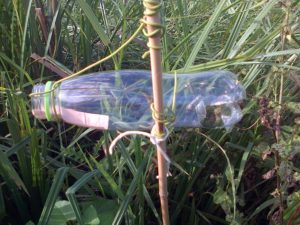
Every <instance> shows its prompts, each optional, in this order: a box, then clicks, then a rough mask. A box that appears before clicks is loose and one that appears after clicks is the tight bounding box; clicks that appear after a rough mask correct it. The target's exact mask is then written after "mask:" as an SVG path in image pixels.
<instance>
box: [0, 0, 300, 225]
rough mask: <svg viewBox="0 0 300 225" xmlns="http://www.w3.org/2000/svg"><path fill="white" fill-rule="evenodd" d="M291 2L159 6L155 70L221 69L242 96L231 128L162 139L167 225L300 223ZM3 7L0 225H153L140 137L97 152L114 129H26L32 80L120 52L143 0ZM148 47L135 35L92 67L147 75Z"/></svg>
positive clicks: (45, 125) (155, 208) (182, 0)
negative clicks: (158, 65) (159, 51)
mask: <svg viewBox="0 0 300 225" xmlns="http://www.w3.org/2000/svg"><path fill="white" fill-rule="evenodd" d="M298 2H299V1H296V0H294V1H292V0H291V1H289V0H285V1H279V0H269V1H255V0H250V1H245V0H238V1H228V0H224V1H223V0H222V1H207V0H201V1H190V0H169V1H164V2H163V8H162V15H163V16H162V23H163V24H164V25H165V27H166V32H165V33H164V36H163V39H162V42H163V61H162V63H163V68H164V71H173V72H174V71H176V72H192V71H203V70H211V69H227V70H231V71H233V72H235V73H236V74H237V75H238V78H239V80H240V81H241V82H242V83H243V85H244V86H245V87H246V91H247V100H246V101H245V103H244V118H243V120H242V121H241V122H240V123H239V124H238V125H237V126H235V127H234V128H233V129H232V130H231V131H230V132H226V131H225V130H200V129H187V130H179V131H174V132H173V133H172V134H171V136H170V138H169V140H168V151H169V153H170V157H171V159H172V161H173V164H172V165H171V172H172V176H171V177H169V178H168V185H169V202H170V213H171V221H172V224H264V223H269V222H270V223H271V224H299V220H300V217H299V216H298V214H297V212H298V210H299V191H298V189H299V172H300V170H299V160H298V158H299V146H298V145H299V121H298V119H297V118H298V116H299V78H298V74H299V70H300V65H299V59H298V57H299V54H300V45H299V38H300V34H299V3H298ZM0 8H1V14H0V28H1V31H0V43H1V44H0V77H1V79H0V93H1V95H0V115H1V117H0V126H1V129H0V154H1V155H0V177H1V178H0V179H1V186H0V221H1V224H26V223H28V224H30V222H29V221H31V224H32V223H34V224H145V225H146V224H161V220H160V215H159V213H160V210H159V198H158V186H157V180H156V173H157V172H156V163H155V160H154V148H153V146H151V144H150V143H149V142H148V141H147V140H145V139H143V138H140V137H134V138H132V139H130V140H124V141H122V142H120V143H119V144H118V146H117V147H116V149H115V153H114V154H113V155H111V156H110V155H105V152H106V151H107V149H108V146H109V144H110V142H111V140H112V139H113V138H114V136H115V135H116V133H115V132H112V133H109V132H107V131H103V132H99V131H95V130H92V129H83V128H78V127H74V126H71V125H67V124H63V123H49V122H45V121H40V120H37V119H34V118H33V117H32V115H31V112H30V99H29V98H28V94H29V93H30V91H31V88H32V85H33V84H35V83H38V82H43V81H45V80H57V79H59V78H60V77H59V75H58V74H69V73H70V71H74V72H75V71H78V70H79V69H81V68H83V67H85V66H87V65H89V64H91V63H93V62H95V61H96V60H98V59H100V58H103V57H104V56H106V55H108V54H110V53H111V52H113V51H114V50H115V49H117V48H118V47H119V46H120V45H122V44H123V43H124V42H125V41H126V40H127V38H128V37H130V35H132V34H133V32H134V31H135V30H136V29H137V27H138V24H139V19H140V18H141V17H142V14H143V5H142V2H141V1H137V0H128V1H120V0H110V1H106V0H100V1H98V0H92V1H85V0H63V1H56V0H48V1H40V0H37V1H31V0H26V1H20V0H13V1H8V0H3V1H1V2H0ZM146 43H147V40H146V38H145V37H144V36H143V35H142V34H141V35H140V36H139V37H138V38H136V39H134V41H133V42H132V43H131V44H130V45H129V46H127V48H126V49H124V50H122V51H121V52H120V53H119V54H118V55H117V56H115V57H113V59H112V60H110V61H107V62H105V63H103V64H101V65H99V66H98V67H97V68H94V69H93V71H100V70H114V69H127V68H131V69H149V60H147V59H146V60H143V59H142V58H141V55H142V54H143V52H144V51H146V50H147V49H146V47H145V46H146ZM32 54H35V56H34V55H32ZM31 56H32V57H31ZM178 76H180V74H178ZM262 97H264V99H263V100H264V101H265V102H267V103H265V104H262ZM278 115H281V118H280V123H278V122H276V121H275V120H276V118H277V117H278ZM262 121H263V122H264V123H261V122H262ZM268 123H269V124H268ZM276 123H277V124H276ZM268 125H271V126H273V128H272V129H271V128H270V126H268ZM274 128H276V129H274ZM279 131H280V132H279ZM280 210H281V211H280ZM99 221H100V222H99Z"/></svg>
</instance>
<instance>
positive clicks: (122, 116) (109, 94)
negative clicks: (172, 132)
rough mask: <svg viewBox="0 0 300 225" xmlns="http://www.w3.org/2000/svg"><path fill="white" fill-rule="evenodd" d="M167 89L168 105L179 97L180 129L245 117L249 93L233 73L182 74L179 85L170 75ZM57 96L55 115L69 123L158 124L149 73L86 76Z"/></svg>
mask: <svg viewBox="0 0 300 225" xmlns="http://www.w3.org/2000/svg"><path fill="white" fill-rule="evenodd" d="M175 84H176V85H175ZM174 88H175V92H174ZM163 90H164V105H165V107H170V108H171V107H172V104H173V103H174V101H173V100H174V93H175V106H176V107H175V109H176V110H175V115H176V120H175V123H174V127H208V128H211V127H225V128H230V127H232V126H233V125H234V124H235V123H236V122H238V121H239V120H240V119H241V117H242V113H241V110H240V107H239V101H240V100H242V99H243V98H244V97H245V92H244V89H243V87H242V86H241V85H240V84H239V83H238V82H237V80H236V77H235V76H234V75H233V74H232V73H230V72H227V71H209V72H204V73H198V74H178V75H177V76H176V82H175V76H174V75H173V74H164V75H163ZM53 95H54V96H53V98H51V99H53V100H54V101H53V102H52V103H51V104H50V105H51V106H50V108H53V109H54V110H52V111H51V112H54V113H55V114H56V117H58V118H61V119H62V120H64V121H65V122H67V123H71V124H75V125H79V126H83V127H92V128H97V129H102V130H116V129H120V130H149V129H151V127H152V126H153V124H154V122H153V118H152V112H151V107H150V105H151V103H152V101H153V99H152V84H151V75H150V72H149V71H142V70H123V71H112V72H103V73H97V74H88V75H83V76H79V77H76V78H73V79H70V80H66V81H63V82H62V83H61V84H60V86H59V87H58V89H57V90H56V91H55V92H54V93H53Z"/></svg>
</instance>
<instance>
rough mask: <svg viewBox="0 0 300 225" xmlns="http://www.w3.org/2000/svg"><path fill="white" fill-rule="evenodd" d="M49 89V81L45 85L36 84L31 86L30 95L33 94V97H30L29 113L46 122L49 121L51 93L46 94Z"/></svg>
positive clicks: (50, 83) (50, 85)
mask: <svg viewBox="0 0 300 225" xmlns="http://www.w3.org/2000/svg"><path fill="white" fill-rule="evenodd" d="M51 88H52V82H51V81H48V82H47V83H46V84H37V85H34V86H33V89H32V93H34V95H33V96H32V97H31V111H32V114H33V115H34V116H35V117H36V118H39V119H47V120H48V121H50V120H51V117H52V116H51V114H52V113H51V110H50V100H51V99H50V98H51V93H50V92H48V91H50V90H51ZM47 92H48V93H47ZM36 93H40V94H36Z"/></svg>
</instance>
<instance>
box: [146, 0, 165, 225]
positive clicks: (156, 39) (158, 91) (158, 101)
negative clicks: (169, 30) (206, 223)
mask: <svg viewBox="0 0 300 225" xmlns="http://www.w3.org/2000/svg"><path fill="white" fill-rule="evenodd" d="M157 2H158V3H159V2H160V0H157ZM145 19H146V21H147V22H149V24H147V31H148V33H152V32H154V31H155V30H157V27H156V26H153V25H151V23H153V24H160V23H161V22H160V13H159V11H158V12H157V13H156V14H154V15H151V16H149V15H148V16H147V17H146V18H145ZM160 45H161V35H160V33H159V34H156V35H154V36H152V37H151V36H150V37H149V46H150V62H151V75H152V87H153V104H154V109H155V110H156V112H157V115H159V116H160V117H161V116H162V115H163V113H164V107H163V91H162V65H161V61H162V60H161V50H160V49H156V48H151V46H160ZM160 119H161V120H163V118H160ZM155 126H156V127H155V129H156V132H157V133H158V134H163V133H164V123H163V122H159V121H155ZM159 148H160V149H161V150H162V151H166V143H165V142H161V143H159V145H158V146H157V162H158V182H159V197H160V204H161V213H162V220H163V224H164V225H169V224H170V221H169V208H168V189H167V173H168V166H167V162H166V160H165V158H164V157H163V155H162V154H161V152H160V150H158V149H159Z"/></svg>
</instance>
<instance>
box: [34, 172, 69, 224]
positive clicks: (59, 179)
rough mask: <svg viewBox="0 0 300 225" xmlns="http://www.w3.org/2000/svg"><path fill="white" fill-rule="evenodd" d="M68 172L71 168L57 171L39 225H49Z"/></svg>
mask: <svg viewBox="0 0 300 225" xmlns="http://www.w3.org/2000/svg"><path fill="white" fill-rule="evenodd" d="M68 171H69V168H67V167H62V168H59V169H58V170H57V171H56V174H55V177H54V179H53V183H52V186H51V189H50V191H49V194H48V197H47V200H46V202H45V205H44V208H43V211H42V213H41V217H40V219H39V222H38V225H46V224H47V223H48V221H49V218H50V215H51V213H52V210H53V207H54V205H55V202H56V199H57V196H58V194H59V191H60V190H61V188H62V185H63V184H64V179H65V178H66V176H67V174H68Z"/></svg>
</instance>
